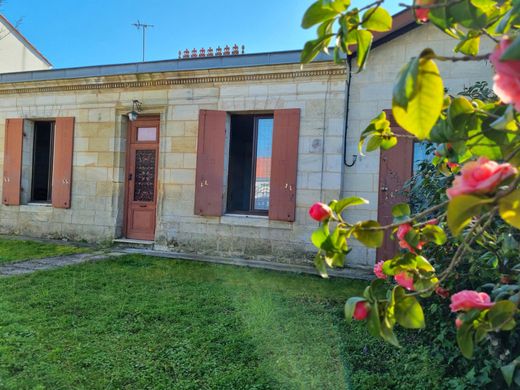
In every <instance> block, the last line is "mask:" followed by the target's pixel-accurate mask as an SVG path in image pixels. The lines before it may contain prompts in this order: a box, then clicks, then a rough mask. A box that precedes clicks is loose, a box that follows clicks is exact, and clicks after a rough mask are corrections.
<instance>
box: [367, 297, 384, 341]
mask: <svg viewBox="0 0 520 390" xmlns="http://www.w3.org/2000/svg"><path fill="white" fill-rule="evenodd" d="M371 306H372V307H371V308H370V313H369V314H368V319H367V328H368V331H369V332H370V334H371V335H372V336H374V337H381V322H380V319H379V305H378V303H377V301H374V302H371Z"/></svg>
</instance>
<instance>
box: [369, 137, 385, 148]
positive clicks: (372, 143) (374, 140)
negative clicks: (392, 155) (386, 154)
mask: <svg viewBox="0 0 520 390" xmlns="http://www.w3.org/2000/svg"><path fill="white" fill-rule="evenodd" d="M381 142H383V138H382V137H381V136H380V135H374V136H372V137H370V139H369V140H368V142H367V152H373V151H374V150H376V149H379V147H380V146H381Z"/></svg>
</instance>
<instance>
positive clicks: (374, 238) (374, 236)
mask: <svg viewBox="0 0 520 390" xmlns="http://www.w3.org/2000/svg"><path fill="white" fill-rule="evenodd" d="M380 226H381V225H379V223H378V222H377V221H364V222H359V223H357V224H356V225H355V227H354V231H353V235H354V238H355V239H356V240H358V241H359V242H361V243H362V244H363V245H365V246H367V247H369V248H379V247H380V246H381V245H383V239H384V232H383V231H382V230H367V229H372V228H378V227H380Z"/></svg>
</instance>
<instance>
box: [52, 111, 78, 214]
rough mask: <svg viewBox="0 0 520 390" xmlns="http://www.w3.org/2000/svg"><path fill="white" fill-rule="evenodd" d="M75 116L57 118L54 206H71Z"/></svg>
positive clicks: (53, 179) (53, 165)
mask: <svg viewBox="0 0 520 390" xmlns="http://www.w3.org/2000/svg"><path fill="white" fill-rule="evenodd" d="M73 146H74V118H73V117H68V118H67V117H64V118H56V126H55V128H54V157H53V164H52V207H55V208H59V209H68V208H70V197H71V189H72V151H73Z"/></svg>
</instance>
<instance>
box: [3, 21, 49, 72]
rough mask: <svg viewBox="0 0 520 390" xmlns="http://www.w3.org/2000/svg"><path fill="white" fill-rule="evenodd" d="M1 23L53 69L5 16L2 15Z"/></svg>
mask: <svg viewBox="0 0 520 390" xmlns="http://www.w3.org/2000/svg"><path fill="white" fill-rule="evenodd" d="M0 21H2V22H3V23H4V24H5V25H6V26H7V28H8V29H9V30H10V32H11V33H14V34H15V35H16V36H17V37H18V39H19V40H20V41H22V43H23V44H24V45H25V46H26V47H27V48H28V49H29V50H31V51H32V52H33V53H34V54H35V55H36V56H37V57H38V58H39V59H41V60H42V61H43V62H45V63H46V64H47V65H49V66H51V67H52V63H51V62H50V61H49V60H48V59H47V58H46V57H45V56H44V55H43V54H42V53H41V52H40V51H39V50H38V49H37V48H36V47H35V46H34V45H33V44H32V43H31V42H29V40H28V39H27V38H26V37H25V36H24V35H23V34H22V33H21V32H20V30H18V29H17V28H16V27H15V26H14V25H13V24H12V23H11V22H10V21H9V20H8V19H7V18H6V17H5V16H4V15H2V14H0Z"/></svg>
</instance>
